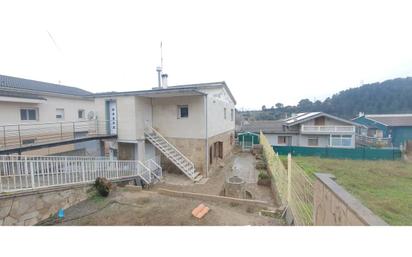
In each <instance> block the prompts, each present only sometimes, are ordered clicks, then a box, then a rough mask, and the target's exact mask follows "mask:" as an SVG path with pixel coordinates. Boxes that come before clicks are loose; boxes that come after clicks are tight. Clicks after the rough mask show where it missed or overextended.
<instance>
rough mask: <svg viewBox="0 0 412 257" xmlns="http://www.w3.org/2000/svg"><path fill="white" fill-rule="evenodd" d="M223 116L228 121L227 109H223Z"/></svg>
mask: <svg viewBox="0 0 412 257" xmlns="http://www.w3.org/2000/svg"><path fill="white" fill-rule="evenodd" d="M223 114H224V115H223V116H224V118H225V120H226V108H223Z"/></svg>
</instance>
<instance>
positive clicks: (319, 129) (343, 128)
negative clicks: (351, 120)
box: [301, 125, 355, 133]
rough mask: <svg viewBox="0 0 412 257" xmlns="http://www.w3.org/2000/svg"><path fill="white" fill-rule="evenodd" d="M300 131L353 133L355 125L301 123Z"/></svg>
mask: <svg viewBox="0 0 412 257" xmlns="http://www.w3.org/2000/svg"><path fill="white" fill-rule="evenodd" d="M301 132H302V133H336V132H338V133H354V132H355V126H312V125H302V127H301Z"/></svg>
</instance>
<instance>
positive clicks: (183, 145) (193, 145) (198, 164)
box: [162, 131, 235, 176]
mask: <svg viewBox="0 0 412 257" xmlns="http://www.w3.org/2000/svg"><path fill="white" fill-rule="evenodd" d="M232 135H233V137H234V131H228V132H225V133H222V134H219V135H216V136H213V137H210V138H209V140H208V141H209V147H213V145H214V143H215V142H223V159H225V158H226V157H228V156H230V154H231V152H232V150H233V147H234V145H235V143H234V138H233V139H232V140H231V139H230V138H231V136H232ZM166 139H167V140H168V141H169V142H170V143H171V144H173V145H174V146H175V147H176V148H177V149H178V150H179V151H180V152H181V153H183V154H184V155H185V156H186V157H187V158H189V159H190V160H191V161H192V162H193V164H194V165H195V169H196V171H198V172H199V173H201V174H202V175H203V176H205V175H206V174H205V173H206V172H205V162H206V160H205V158H206V152H205V146H206V142H205V139H191V138H171V137H168V138H166ZM207 154H209V149H207ZM218 159H220V158H218V157H213V162H212V164H211V165H210V164H209V171H211V170H212V169H214V168H215V167H217V165H218V162H217V160H218ZM209 163H210V162H209ZM162 165H164V167H165V168H166V169H169V170H171V169H173V168H172V167H171V162H170V161H169V160H167V159H166V158H164V157H163V156H162Z"/></svg>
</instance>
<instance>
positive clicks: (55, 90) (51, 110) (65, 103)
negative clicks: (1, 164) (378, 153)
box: [0, 75, 236, 179]
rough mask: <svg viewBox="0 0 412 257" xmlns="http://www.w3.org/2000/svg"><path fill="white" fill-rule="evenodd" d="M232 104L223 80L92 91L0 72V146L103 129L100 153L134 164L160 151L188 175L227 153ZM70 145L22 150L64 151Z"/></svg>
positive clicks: (73, 146) (204, 171)
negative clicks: (145, 88) (5, 74)
mask: <svg viewBox="0 0 412 257" xmlns="http://www.w3.org/2000/svg"><path fill="white" fill-rule="evenodd" d="M165 85H167V84H166V83H165ZM235 104H236V101H235V99H234V97H233V95H232V93H231V92H230V90H229V88H228V87H227V85H226V83H225V82H215V83H201V84H191V85H180V86H170V87H167V86H165V87H157V88H153V89H150V90H142V91H129V92H107V93H97V94H93V93H90V92H87V91H84V90H82V89H79V88H74V87H67V86H62V85H57V84H51V83H45V82H39V81H33V80H27V79H20V78H14V77H10V76H4V75H0V120H1V123H0V134H1V135H0V150H1V148H2V147H3V148H5V149H7V147H10V146H11V145H13V144H14V146H15V147H16V145H17V147H24V146H26V145H36V144H37V145H38V144H40V143H44V142H46V141H47V140H52V141H59V140H60V141H64V140H66V139H70V140H72V139H77V138H78V137H79V136H78V135H82V133H86V134H88V135H102V134H104V135H110V136H113V138H110V139H104V140H100V142H102V143H101V148H102V149H101V151H103V150H104V151H106V152H110V155H112V156H117V157H118V159H123V160H124V159H126V160H127V159H135V160H140V161H143V160H146V159H149V158H152V157H154V156H155V155H158V154H160V153H162V156H163V158H162V163H163V165H168V166H173V167H175V168H178V169H179V170H181V171H183V172H184V173H185V174H186V175H187V176H189V177H190V178H191V179H195V178H196V177H199V175H200V174H201V175H203V176H207V174H208V171H210V170H211V169H213V168H214V167H215V166H216V163H217V160H218V159H223V158H225V157H226V156H227V155H229V154H230V152H231V149H232V147H233V145H234V129H235ZM46 128H47V129H46ZM2 130H3V131H2ZM82 144H86V142H83V143H82ZM76 146H79V143H73V144H65V145H64V146H63V145H62V146H59V147H57V148H59V149H58V150H55V151H52V152H50V149H51V147H43V148H41V149H39V150H31V151H30V154H40V155H43V154H56V153H59V152H60V153H62V154H64V153H63V152H68V151H73V150H76ZM27 153H28V152H26V153H25V154H27ZM171 164H173V165H171Z"/></svg>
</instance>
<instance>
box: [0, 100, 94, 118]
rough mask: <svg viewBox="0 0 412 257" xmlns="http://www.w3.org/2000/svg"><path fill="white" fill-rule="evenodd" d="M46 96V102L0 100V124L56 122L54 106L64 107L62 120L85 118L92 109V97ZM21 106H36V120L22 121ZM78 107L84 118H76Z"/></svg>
mask: <svg viewBox="0 0 412 257" xmlns="http://www.w3.org/2000/svg"><path fill="white" fill-rule="evenodd" d="M44 97H45V98H47V102H46V103H40V104H33V103H16V102H3V101H0V110H1V111H0V125H7V124H17V123H28V124H31V123H45V122H57V121H61V120H56V108H63V109H64V120H63V121H79V120H86V118H87V113H88V112H89V111H93V110H94V101H93V99H86V98H83V99H79V98H69V97H67V98H65V97H56V96H44ZM21 108H37V109H38V121H22V120H20V109H21ZM80 109H83V110H85V115H86V117H85V119H79V118H78V111H79V110H80Z"/></svg>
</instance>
